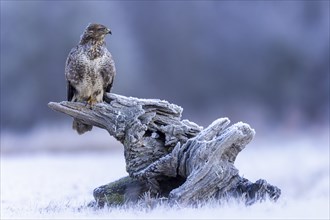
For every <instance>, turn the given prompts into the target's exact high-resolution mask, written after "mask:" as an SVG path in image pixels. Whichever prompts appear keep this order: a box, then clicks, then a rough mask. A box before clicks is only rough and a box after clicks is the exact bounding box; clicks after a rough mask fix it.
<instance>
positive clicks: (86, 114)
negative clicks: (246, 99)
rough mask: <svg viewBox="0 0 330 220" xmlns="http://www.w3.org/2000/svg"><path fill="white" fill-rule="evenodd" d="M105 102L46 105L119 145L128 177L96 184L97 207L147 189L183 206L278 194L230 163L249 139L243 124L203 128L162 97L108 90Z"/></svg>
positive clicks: (249, 132)
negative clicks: (100, 131) (102, 132)
mask: <svg viewBox="0 0 330 220" xmlns="http://www.w3.org/2000/svg"><path fill="white" fill-rule="evenodd" d="M106 100H107V103H99V104H97V105H95V106H93V107H92V108H91V107H89V106H86V105H85V104H84V103H77V102H60V103H54V102H51V103H49V104H48V105H49V107H50V108H52V109H53V110H56V111H59V112H62V113H65V114H67V115H70V116H72V117H73V118H75V119H76V120H79V121H81V122H83V123H84V124H88V125H92V126H97V127H100V128H103V129H106V130H107V131H108V132H109V134H110V135H112V136H113V137H115V138H116V139H117V140H119V141H120V142H121V143H122V144H123V145H124V154H125V160H126V170H127V172H128V174H129V176H128V177H124V178H122V179H120V180H118V181H115V182H113V183H109V184H106V185H104V186H100V187H98V188H96V189H95V190H94V197H95V199H96V201H97V203H98V204H99V205H101V206H102V205H104V204H106V203H107V204H109V205H110V204H122V203H124V202H126V201H135V200H137V199H139V198H140V197H141V196H142V195H143V194H145V193H146V192H148V193H149V194H150V195H151V196H154V197H156V196H157V197H166V198H167V199H168V200H169V201H170V202H179V203H182V204H189V203H194V202H197V201H200V200H206V199H208V198H219V199H227V198H228V197H236V198H241V199H243V200H244V201H245V202H246V204H252V203H254V202H256V201H260V200H264V199H266V198H267V197H269V198H270V199H272V200H277V199H278V198H279V196H280V194H281V191H280V189H278V188H277V187H275V186H272V185H270V184H268V183H267V182H266V181H265V180H258V181H257V182H256V183H252V182H250V181H248V180H247V179H245V178H242V177H240V176H239V174H238V170H237V168H236V167H235V166H234V162H235V159H236V157H237V155H238V153H239V152H240V151H241V150H243V149H244V147H245V146H246V145H247V144H248V143H249V142H250V141H251V140H252V139H253V137H254V134H255V132H254V130H253V129H252V128H251V127H250V126H249V125H248V124H245V123H242V122H239V123H236V124H234V125H231V126H229V124H230V121H229V119H228V118H220V119H217V120H215V121H214V122H213V123H212V124H211V125H209V126H208V127H207V128H205V129H203V128H202V127H200V126H198V125H197V124H195V123H193V122H190V121H188V120H181V114H182V108H181V107H179V106H177V105H174V104H170V103H168V102H167V101H161V100H158V99H138V98H132V97H125V96H120V95H116V94H107V99H106Z"/></svg>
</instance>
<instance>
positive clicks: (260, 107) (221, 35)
mask: <svg viewBox="0 0 330 220" xmlns="http://www.w3.org/2000/svg"><path fill="white" fill-rule="evenodd" d="M90 22H96V23H102V24H104V25H106V26H108V27H109V28H111V30H112V33H113V35H112V36H108V37H107V39H106V40H107V46H108V49H109V50H110V52H111V53H112V55H113V57H114V59H115V62H116V67H117V76H116V79H115V83H114V88H113V90H112V92H114V93H118V94H122V95H126V96H135V97H140V98H160V99H165V100H168V101H169V102H172V103H175V104H178V105H180V106H182V107H183V108H184V112H183V118H187V119H189V120H191V121H194V122H196V123H198V124H200V125H202V126H207V125H208V124H210V123H211V122H212V121H213V120H215V119H216V118H219V117H229V118H230V119H231V121H232V122H236V121H244V122H247V123H249V124H250V125H251V126H252V127H254V128H255V129H256V131H257V134H258V135H259V137H260V135H261V136H263V135H267V134H269V133H272V132H274V131H281V132H284V133H291V132H293V133H294V132H299V131H306V130H313V131H314V132H318V131H324V130H328V129H329V1H168V2H166V1H96V2H95V1H1V136H2V138H1V141H2V147H3V146H4V145H6V146H8V147H9V146H11V145H13V146H15V145H21V144H20V142H15V141H17V140H19V137H23V136H24V139H22V140H23V142H22V143H24V144H23V145H27V144H28V143H29V142H28V141H26V140H27V139H29V140H30V141H31V143H32V142H33V141H35V140H36V137H37V138H39V139H40V138H41V140H39V142H40V143H42V144H43V145H44V144H45V143H46V142H47V140H48V139H50V138H52V139H54V140H56V139H57V140H58V138H60V139H61V138H63V137H64V136H63V135H64V134H65V135H66V136H65V137H66V138H67V139H69V138H73V139H71V140H73V143H75V142H76V141H81V140H85V139H84V138H86V137H90V138H91V139H93V141H92V142H93V143H95V140H94V139H98V140H100V138H95V136H89V135H91V134H87V135H85V137H83V136H78V135H76V133H75V132H73V131H71V118H69V117H68V116H65V115H63V114H60V113H57V112H54V111H52V110H50V109H49V108H48V107H47V103H48V102H50V101H62V100H65V99H66V82H65V78H64V65H65V60H66V57H67V55H68V53H69V51H70V50H71V48H72V47H74V46H75V45H76V44H77V43H78V42H79V39H80V35H81V34H82V32H83V30H84V28H85V27H86V26H87V24H88V23H90ZM47 132H48V133H50V134H52V135H49V136H47V135H46V133H47ZM61 132H62V133H61ZM93 132H94V133H93V134H94V135H96V136H97V135H99V136H97V137H104V136H106V135H107V134H106V133H105V132H104V133H101V134H99V132H100V131H98V130H97V129H94V130H93ZM48 133H47V134H48ZM18 134H19V135H20V136H18ZM33 134H34V135H36V136H33ZM56 134H57V135H56ZM43 135H44V136H43ZM106 138H109V137H106ZM107 141H108V139H107ZM48 142H49V141H48ZM67 143H68V142H67ZM73 143H71V144H73ZM31 145H33V143H32V144H31ZM49 145H51V143H50V144H48V146H49ZM58 145H60V144H58ZM68 145H70V144H68ZM95 145H97V144H95ZM21 147H24V146H21ZM45 147H46V146H45ZM53 147H54V148H56V147H60V146H57V145H55V144H54V146H53Z"/></svg>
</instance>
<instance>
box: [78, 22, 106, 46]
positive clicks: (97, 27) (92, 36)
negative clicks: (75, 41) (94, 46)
mask: <svg viewBox="0 0 330 220" xmlns="http://www.w3.org/2000/svg"><path fill="white" fill-rule="evenodd" d="M107 34H111V30H110V29H109V28H107V27H106V26H104V25H102V24H89V25H88V26H87V27H86V29H85V31H84V33H83V35H82V36H81V42H82V43H87V42H88V41H90V40H93V41H104V38H105V36H106V35H107Z"/></svg>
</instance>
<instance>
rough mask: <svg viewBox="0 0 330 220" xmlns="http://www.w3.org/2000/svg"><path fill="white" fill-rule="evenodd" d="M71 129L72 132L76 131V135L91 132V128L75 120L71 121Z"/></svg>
mask: <svg viewBox="0 0 330 220" xmlns="http://www.w3.org/2000/svg"><path fill="white" fill-rule="evenodd" d="M72 128H73V130H76V131H77V132H78V134H83V133H85V132H87V131H91V130H92V128H93V126H92V125H87V124H84V123H82V122H80V121H79V120H77V119H73V123H72Z"/></svg>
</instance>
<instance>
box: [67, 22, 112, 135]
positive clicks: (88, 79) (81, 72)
mask: <svg viewBox="0 0 330 220" xmlns="http://www.w3.org/2000/svg"><path fill="white" fill-rule="evenodd" d="M107 34H111V30H110V29H108V28H107V27H105V26H104V25H101V24H89V25H88V26H87V27H86V29H85V31H84V32H83V34H82V35H81V39H80V42H79V44H78V45H77V46H76V47H74V48H73V49H72V50H71V51H70V53H69V55H68V58H67V60H66V65H65V77H66V80H67V96H68V97H67V98H68V101H73V102H86V104H88V105H90V107H91V108H92V107H93V106H94V105H95V104H96V103H99V102H102V101H103V100H104V95H105V93H107V92H110V90H111V87H112V84H113V80H114V76H115V74H116V68H115V63H114V61H113V59H112V56H111V54H110V52H109V51H108V49H107V48H106V45H105V40H104V39H105V36H106V35H107ZM72 128H73V129H74V130H76V131H77V132H78V134H83V133H85V132H86V131H90V130H91V129H92V126H91V125H86V124H84V123H82V122H80V121H78V120H76V119H74V120H73V125H72Z"/></svg>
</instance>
